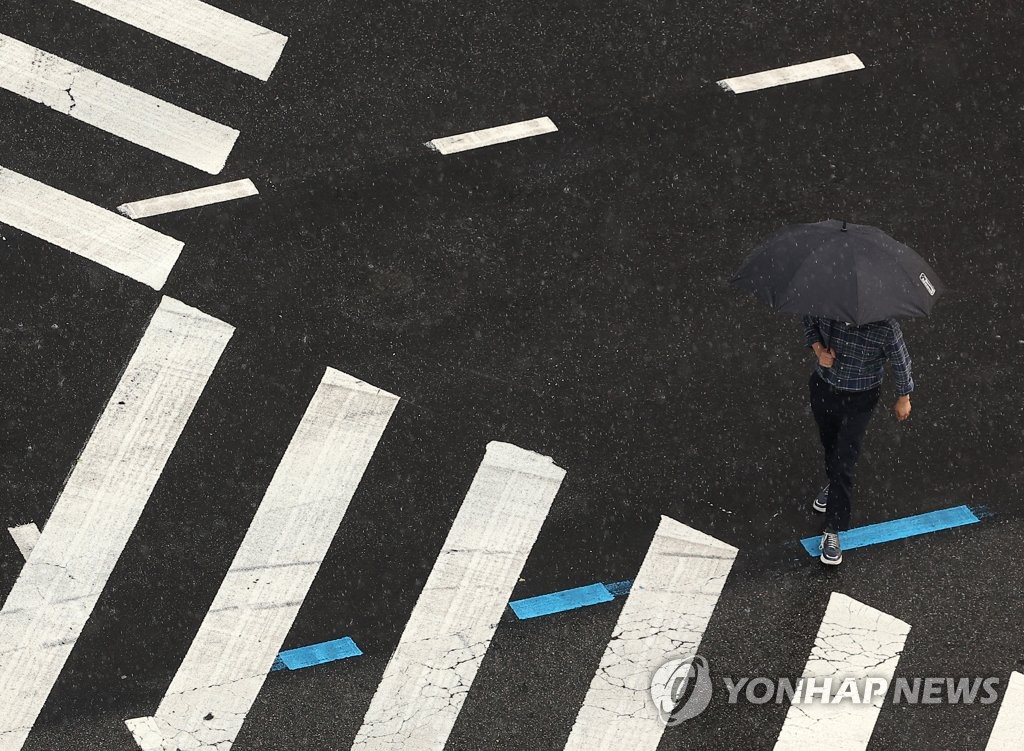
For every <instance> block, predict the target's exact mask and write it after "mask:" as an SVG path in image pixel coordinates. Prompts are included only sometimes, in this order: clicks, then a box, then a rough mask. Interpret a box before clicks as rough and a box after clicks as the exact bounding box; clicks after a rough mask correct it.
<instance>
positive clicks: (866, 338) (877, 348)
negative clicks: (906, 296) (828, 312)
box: [800, 316, 914, 396]
mask: <svg viewBox="0 0 1024 751" xmlns="http://www.w3.org/2000/svg"><path fill="white" fill-rule="evenodd" d="M800 320H801V322H802V323H803V325H804V336H805V338H806V340H807V346H808V347H810V346H811V345H812V344H814V343H815V342H821V343H822V344H823V345H824V346H825V347H831V348H832V351H834V352H835V353H836V360H835V363H833V365H832V367H831V368H823V367H821V365H818V364H815V366H814V367H815V369H816V370H817V371H818V375H819V376H821V377H822V379H823V380H825V381H826V382H827V383H830V384H831V385H833V386H835V387H836V388H837V389H843V390H845V391H866V390H867V389H872V388H874V387H875V386H878V385H879V384H880V383H881V382H882V376H883V375H884V374H885V369H884V367H883V366H884V365H885V363H886V362H888V363H889V364H890V365H891V366H892V373H893V376H894V377H895V378H896V395H897V396H903V395H904V394H909V393H910V392H911V391H913V390H914V379H913V378H912V377H911V374H910V353H909V352H908V351H907V345H906V344H904V343H903V332H902V331H901V330H900V325H899V324H898V323H897V322H896V320H895V319H893V318H887V319H886V320H884V321H873V322H871V323H866V324H864V325H863V326H853V325H851V324H846V323H843V322H842V321H833V320H832V319H831V318H817V317H814V316H803V317H802V318H801V319H800Z"/></svg>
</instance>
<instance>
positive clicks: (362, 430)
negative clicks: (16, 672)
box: [126, 368, 398, 751]
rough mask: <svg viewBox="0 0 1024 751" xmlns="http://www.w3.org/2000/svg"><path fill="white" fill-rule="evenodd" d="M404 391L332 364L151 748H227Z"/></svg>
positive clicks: (142, 740) (159, 715)
mask: <svg viewBox="0 0 1024 751" xmlns="http://www.w3.org/2000/svg"><path fill="white" fill-rule="evenodd" d="M396 404H398V397H397V396H394V395H393V394H389V393H388V392H386V391H382V390H381V389H378V388H376V387H375V386H371V385H370V384H368V383H364V382H363V381H359V380H357V379H355V378H353V377H352V376H350V375H346V374H345V373H341V372H339V371H337V370H333V369H330V368H328V369H327V372H326V374H325V375H324V377H323V379H322V380H321V381H320V386H319V387H318V388H317V391H316V393H315V394H314V395H313V399H312V401H311V402H310V404H309V407H308V408H307V409H306V412H305V414H304V415H303V417H302V420H301V421H300V423H299V426H298V428H297V430H296V431H295V435H294V436H293V437H292V440H291V442H290V443H289V444H288V448H287V450H286V451H285V453H284V457H283V458H282V459H281V463H280V464H279V465H278V467H277V470H276V471H275V472H274V477H273V479H272V480H271V481H270V486H269V487H268V488H267V492H266V494H265V495H264V496H263V500H262V502H261V503H260V506H259V509H257V511H256V516H255V517H254V518H253V520H252V523H251V524H250V525H249V529H248V531H247V532H246V534H245V538H244V539H243V540H242V544H241V546H240V548H239V550H238V553H237V554H236V555H235V559H234V561H232V563H231V567H230V568H229V570H228V572H227V575H226V576H225V578H224V581H223V583H222V584H221V586H220V590H219V591H218V592H217V595H216V597H215V598H214V600H213V604H212V605H211V606H210V609H209V611H208V612H207V614H206V617H205V618H204V619H203V623H202V625H201V626H200V628H199V633H198V634H197V635H196V637H195V639H194V640H193V642H192V646H191V647H190V648H189V650H188V653H187V654H186V655H185V659H184V660H183V661H182V664H181V666H180V667H179V668H178V672H177V673H176V674H175V676H174V679H173V680H172V681H171V685H170V687H169V688H168V689H167V693H166V694H165V695H164V698H163V701H161V702H160V706H159V707H158V708H157V710H156V712H155V714H154V715H153V716H152V717H141V718H138V719H134V720H127V722H126V724H127V725H128V728H129V729H130V730H131V731H132V734H133V735H134V736H135V740H136V741H137V742H138V744H139V746H140V747H141V748H142V749H143V751H157V750H158V749H161V750H162V749H174V748H177V747H178V746H183V747H184V748H190V749H191V748H197V749H198V748H210V749H214V748H216V749H218V751H228V749H230V748H231V745H232V743H234V740H235V738H236V737H237V735H238V733H239V731H240V730H241V729H242V724H243V723H244V722H245V717H246V715H247V714H248V712H249V710H250V709H251V708H252V705H253V702H254V701H255V700H256V696H257V694H259V692H260V689H261V688H262V687H263V683H264V681H265V680H266V677H267V673H268V672H269V671H270V669H271V667H272V666H273V664H274V661H275V658H277V656H278V652H279V650H280V649H281V644H282V643H283V642H284V639H285V637H286V636H287V635H288V631H289V629H291V627H292V623H293V622H294V621H295V616H296V615H297V614H298V612H299V607H300V606H301V605H302V601H303V600H304V599H305V597H306V594H307V593H308V592H309V588H310V586H311V585H312V583H313V579H314V577H315V576H316V573H317V571H318V570H319V569H320V564H321V563H322V562H323V559H324V556H326V555H327V550H328V548H329V547H330V544H331V541H332V540H333V539H334V536H335V534H336V533H337V531H338V527H339V525H340V524H341V521H342V519H343V518H344V516H345V512H346V511H347V510H348V506H349V502H350V501H351V500H352V496H353V495H354V494H355V491H356V487H357V486H358V485H359V481H360V480H361V479H362V476H363V472H364V470H365V469H366V466H367V464H369V462H370V457H371V456H373V452H374V449H375V448H376V447H377V442H378V441H379V440H380V438H381V435H382V434H383V433H384V428H385V427H386V426H387V424H388V421H389V420H390V419H391V415H392V413H393V412H394V410H395V405H396Z"/></svg>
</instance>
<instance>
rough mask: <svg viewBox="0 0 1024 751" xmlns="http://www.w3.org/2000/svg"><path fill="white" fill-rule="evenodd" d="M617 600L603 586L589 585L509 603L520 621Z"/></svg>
mask: <svg viewBox="0 0 1024 751" xmlns="http://www.w3.org/2000/svg"><path fill="white" fill-rule="evenodd" d="M614 599H615V598H614V597H613V596H612V593H611V592H609V591H608V588H607V587H605V586H604V585H603V584H588V585H587V586H585V587H576V588H574V589H565V590H562V591H561V592H552V593H551V594H547V595H539V596H537V597H528V598H526V599H525V600H514V601H512V602H510V603H509V607H510V608H512V612H514V613H515V614H516V615H517V616H518V617H519V619H520V620H524V621H525V620H527V619H528V618H538V617H540V616H542V615H551V614H552V613H563V612H565V611H566V610H575V609H576V608H584V607H587V606H588V605H597V604H598V603H601V602H611V601H612V600H614Z"/></svg>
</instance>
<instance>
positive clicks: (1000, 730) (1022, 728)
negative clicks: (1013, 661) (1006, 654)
mask: <svg viewBox="0 0 1024 751" xmlns="http://www.w3.org/2000/svg"><path fill="white" fill-rule="evenodd" d="M1021 748H1024V674H1021V673H1017V672H1013V673H1010V680H1009V681H1007V683H1006V690H1005V691H1004V692H1003V701H1002V703H1001V704H1000V705H999V715H998V716H997V717H996V724H995V727H993V728H992V735H990V736H989V738H988V745H987V746H985V751H1020V750H1021Z"/></svg>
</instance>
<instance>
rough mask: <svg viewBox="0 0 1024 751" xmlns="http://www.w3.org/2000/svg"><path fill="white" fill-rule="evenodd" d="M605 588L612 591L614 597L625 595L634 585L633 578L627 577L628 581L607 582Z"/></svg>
mask: <svg viewBox="0 0 1024 751" xmlns="http://www.w3.org/2000/svg"><path fill="white" fill-rule="evenodd" d="M604 586H605V588H606V589H607V590H608V591H609V592H611V593H612V596H614V597H625V596H626V595H628V594H629V590H630V589H632V587H633V580H632V579H626V581H621V582H612V583H611V584H605V585H604Z"/></svg>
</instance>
